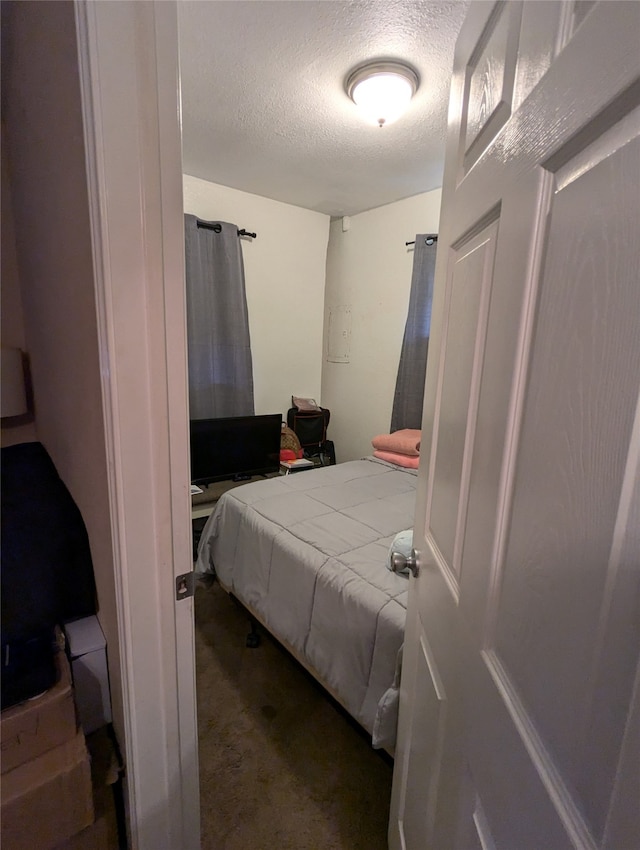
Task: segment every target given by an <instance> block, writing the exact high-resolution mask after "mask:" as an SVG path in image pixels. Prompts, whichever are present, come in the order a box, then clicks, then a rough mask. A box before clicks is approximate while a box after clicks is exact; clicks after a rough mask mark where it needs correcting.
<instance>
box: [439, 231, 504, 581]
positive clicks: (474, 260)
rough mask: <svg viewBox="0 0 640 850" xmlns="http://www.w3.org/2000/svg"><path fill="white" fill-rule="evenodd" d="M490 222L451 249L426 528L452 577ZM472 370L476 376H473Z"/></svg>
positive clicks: (487, 290)
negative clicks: (442, 369)
mask: <svg viewBox="0 0 640 850" xmlns="http://www.w3.org/2000/svg"><path fill="white" fill-rule="evenodd" d="M497 230H498V223H497V222H494V223H493V224H491V225H490V226H489V227H487V228H484V229H483V231H482V232H481V233H480V234H479V235H478V236H476V237H475V238H474V239H472V240H471V241H470V242H469V243H467V244H465V245H464V247H461V248H459V249H457V250H454V251H452V252H451V267H452V268H451V273H450V274H451V277H450V282H449V287H448V289H449V292H448V297H447V300H448V310H447V319H446V320H445V323H446V325H445V327H446V330H445V333H444V338H443V343H442V344H443V346H444V347H446V351H447V357H446V359H445V360H444V364H445V365H444V372H443V375H442V379H441V388H440V393H439V402H438V409H439V416H438V420H439V427H438V433H437V437H436V446H437V448H436V454H435V460H434V461H433V462H434V473H433V478H432V484H431V492H432V496H431V502H430V511H429V530H430V532H431V536H432V537H433V541H434V543H435V545H436V546H437V547H438V549H439V551H440V553H441V555H442V557H443V559H444V561H445V562H446V564H447V566H448V568H449V570H450V571H451V572H452V573H453V575H454V576H455V578H456V579H457V578H458V577H459V573H460V569H459V552H458V549H459V546H457V544H456V541H457V540H458V535H459V528H460V524H461V521H462V519H463V516H464V510H465V506H466V496H467V493H466V490H467V487H466V486H465V485H466V484H467V481H466V480H465V478H466V476H465V475H464V474H463V465H464V455H465V446H468V445H469V441H468V437H467V435H468V431H469V430H470V429H473V422H474V419H475V407H476V405H475V401H476V400H477V382H478V375H477V373H478V371H479V368H480V364H481V362H482V359H481V358H482V349H483V347H484V338H485V334H486V319H487V312H488V305H489V300H490V295H491V280H492V277H493V257H494V251H495V241H496V236H497ZM474 373H475V380H474Z"/></svg>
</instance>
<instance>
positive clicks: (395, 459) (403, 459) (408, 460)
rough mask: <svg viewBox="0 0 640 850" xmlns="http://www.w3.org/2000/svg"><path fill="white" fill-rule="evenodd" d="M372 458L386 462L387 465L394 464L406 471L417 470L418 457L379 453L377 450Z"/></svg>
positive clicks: (395, 453) (397, 453) (396, 453)
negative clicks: (387, 462)
mask: <svg viewBox="0 0 640 850" xmlns="http://www.w3.org/2000/svg"><path fill="white" fill-rule="evenodd" d="M373 456H374V457H379V458H380V460H388V461H389V463H395V464H397V465H398V466H405V467H407V469H417V468H418V464H419V462H420V458H419V457H411V456H410V455H402V454H400V453H399V452H381V451H378V450H377V449H376V450H375V451H374V453H373Z"/></svg>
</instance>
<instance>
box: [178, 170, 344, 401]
mask: <svg viewBox="0 0 640 850" xmlns="http://www.w3.org/2000/svg"><path fill="white" fill-rule="evenodd" d="M184 209H185V212H186V213H189V214H191V215H196V216H198V218H202V219H205V220H207V221H229V222H232V223H234V224H236V225H237V226H238V227H239V228H244V229H245V230H248V231H250V232H252V233H256V234H257V238H256V239H242V254H243V257H244V270H245V282H246V290H247V304H248V309H249V329H250V333H251V351H252V355H253V381H254V392H255V410H256V413H281V414H282V415H283V416H285V415H286V412H287V410H288V408H289V407H291V396H292V395H298V396H305V397H308V396H311V397H312V398H319V397H320V386H321V375H322V333H323V319H324V288H325V264H326V255H327V241H328V238H329V216H327V215H323V214H322V213H316V212H311V211H310V210H305V209H302V208H301V207H294V206H292V205H291V204H283V203H281V202H280V201H272V200H270V199H268V198H263V197H260V196H259V195H251V194H249V193H247V192H240V191H238V190H237V189H230V188H228V187H226V186H220V185H218V184H216V183H209V182H208V181H206V180H201V179H199V178H198V177H191V176H190V175H187V174H185V175H184Z"/></svg>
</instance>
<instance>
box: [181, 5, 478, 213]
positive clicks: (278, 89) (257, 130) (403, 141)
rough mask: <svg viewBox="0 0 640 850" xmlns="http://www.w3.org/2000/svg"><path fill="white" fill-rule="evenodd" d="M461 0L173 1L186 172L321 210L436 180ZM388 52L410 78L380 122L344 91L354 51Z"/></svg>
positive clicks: (374, 203) (364, 55) (398, 194)
mask: <svg viewBox="0 0 640 850" xmlns="http://www.w3.org/2000/svg"><path fill="white" fill-rule="evenodd" d="M467 6H468V3H467V2H462V0H459V2H440V3H435V2H425V0H412V2H409V0H365V2H342V0H320V2H317V0H197V2H194V0H182V2H180V3H179V4H178V10H179V12H178V14H179V24H180V64H181V77H182V113H183V114H182V119H183V163H184V171H185V172H186V173H187V174H191V175H194V176H196V177H201V178H203V179H205V180H210V181H212V182H214V183H221V184H223V185H225V186H231V187H232V188H235V189H241V190H243V191H245V192H252V193H254V194H256V195H263V196H265V197H268V198H273V199H275V200H280V201H285V202H286V203H290V204H296V205H297V206H301V207H305V208H307V209H311V210H316V211H318V212H323V213H327V214H329V215H334V216H341V215H352V214H355V213H357V212H362V211H363V210H366V209H371V208H373V207H378V206H381V205H383V204H387V203H391V202H393V201H397V200H400V199H401V198H406V197H409V196H411V195H416V194H418V193H420V192H426V191H428V190H430V189H433V188H435V187H437V186H440V185H441V183H442V167H443V156H444V138H445V131H446V120H447V106H448V94H449V81H450V75H451V68H452V65H453V49H454V45H455V40H456V37H457V34H458V30H459V29H460V26H461V24H462V21H463V19H464V16H465V13H466V10H467ZM378 58H393V59H401V60H404V61H407V62H409V63H411V64H412V65H413V66H414V67H415V68H416V69H417V71H418V73H419V75H420V78H421V83H420V87H419V89H418V92H417V93H416V95H415V97H414V98H413V100H412V102H411V105H410V107H409V110H408V111H407V113H405V115H404V116H402V117H401V118H400V119H399V120H398V121H397V123H395V124H392V125H391V126H389V127H384V128H379V127H374V126H370V125H368V124H366V123H364V121H363V120H362V118H361V117H360V116H359V115H358V112H357V109H356V107H355V106H354V104H353V103H352V102H351V101H350V100H349V98H348V97H347V95H346V93H345V91H344V80H345V77H346V76H347V74H348V72H349V71H350V70H351V69H352V68H353V67H354V66H355V65H358V64H360V63H362V62H364V61H367V60H370V59H378Z"/></svg>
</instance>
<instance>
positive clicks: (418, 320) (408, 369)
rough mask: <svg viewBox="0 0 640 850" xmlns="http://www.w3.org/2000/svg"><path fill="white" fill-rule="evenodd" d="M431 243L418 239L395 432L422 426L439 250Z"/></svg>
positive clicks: (395, 401) (396, 398) (424, 237)
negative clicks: (434, 282)
mask: <svg viewBox="0 0 640 850" xmlns="http://www.w3.org/2000/svg"><path fill="white" fill-rule="evenodd" d="M428 241H430V240H429V239H428V237H427V235H426V234H424V233H423V234H420V233H419V234H418V235H417V236H416V242H415V248H414V252H413V272H412V275H411V293H410V295H409V311H408V315H407V323H406V325H405V329H404V339H403V341H402V351H401V353H400V364H399V366H398V377H397V380H396V391H395V394H394V397H393V412H392V414H391V431H392V432H393V431H399V430H400V429H402V428H421V427H422V400H423V396H424V380H425V375H426V371H427V354H428V351H429V332H430V329H431V302H432V301H433V278H434V272H435V266H436V248H437V242H433V244H431V245H429V244H427V243H428Z"/></svg>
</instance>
